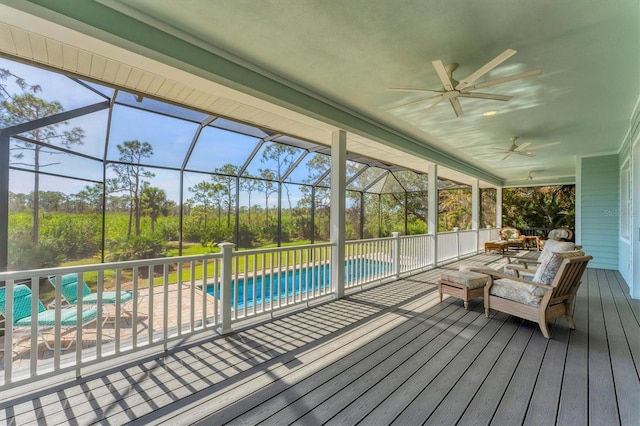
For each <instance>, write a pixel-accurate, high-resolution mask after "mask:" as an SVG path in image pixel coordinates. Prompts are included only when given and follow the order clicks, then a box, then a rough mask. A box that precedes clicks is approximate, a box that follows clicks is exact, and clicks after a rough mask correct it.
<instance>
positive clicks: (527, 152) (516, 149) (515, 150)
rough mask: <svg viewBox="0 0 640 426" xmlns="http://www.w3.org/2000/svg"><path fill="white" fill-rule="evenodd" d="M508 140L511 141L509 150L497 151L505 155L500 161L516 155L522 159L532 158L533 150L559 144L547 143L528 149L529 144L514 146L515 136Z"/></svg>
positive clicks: (516, 138)
mask: <svg viewBox="0 0 640 426" xmlns="http://www.w3.org/2000/svg"><path fill="white" fill-rule="evenodd" d="M509 140H510V141H511V145H510V146H509V148H508V149H507V150H506V151H504V150H503V151H499V152H498V154H506V155H505V156H504V157H502V158H501V159H500V160H506V159H507V158H509V157H510V156H511V155H513V154H517V155H522V156H524V157H533V156H534V152H533V151H535V150H538V149H540V148H546V147H548V146H553V145H559V144H560V142H551V143H547V144H544V145H538V146H532V147H529V145H531V142H525V143H522V144H520V145H517V144H516V141H517V140H518V137H517V136H512V137H511V138H509Z"/></svg>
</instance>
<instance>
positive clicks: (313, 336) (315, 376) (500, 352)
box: [0, 254, 640, 425]
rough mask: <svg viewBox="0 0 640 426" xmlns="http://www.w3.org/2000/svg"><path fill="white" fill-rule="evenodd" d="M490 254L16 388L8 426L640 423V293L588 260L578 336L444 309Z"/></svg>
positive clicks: (475, 308)
mask: <svg viewBox="0 0 640 426" xmlns="http://www.w3.org/2000/svg"><path fill="white" fill-rule="evenodd" d="M502 262H504V260H503V259H501V258H500V257H499V256H496V255H492V254H486V255H478V256H474V257H473V258H470V259H467V260H464V261H460V262H455V263H451V264H448V265H446V266H445V267H444V268H438V269H434V270H431V271H427V272H423V273H420V274H417V275H413V276H410V277H407V278H403V279H400V280H397V281H393V282H390V283H387V284H383V285H380V286H377V287H372V288H369V289H366V290H364V291H361V292H356V293H351V294H349V295H348V296H346V297H344V298H342V299H339V300H332V301H330V302H327V303H322V304H320V305H317V306H313V307H311V308H309V309H306V310H302V311H297V312H294V313H290V314H288V315H284V316H281V317H278V318H274V319H272V320H269V321H266V322H263V323H260V324H258V325H255V326H251V327H248V328H245V329H242V330H238V331H236V332H234V333H232V334H231V335H228V336H225V337H220V336H217V335H209V336H206V335H205V336H202V338H201V339H200V340H199V341H194V342H186V343H185V344H183V345H181V346H178V347H176V348H174V349H170V350H169V351H167V352H166V353H162V354H157V353H156V354H151V355H147V356H145V357H142V358H140V359H131V356H130V355H128V356H127V358H126V359H116V360H111V361H110V362H109V363H105V365H103V366H101V368H96V369H95V370H94V371H93V372H91V373H89V374H88V375H86V376H84V377H82V378H79V379H68V380H67V379H64V380H63V379H62V378H61V379H59V380H57V381H55V382H53V383H48V384H47V385H46V386H44V387H41V386H40V387H34V385H27V386H21V387H16V388H15V389H13V390H12V391H11V395H6V394H5V395H3V396H2V398H0V422H3V421H4V422H6V423H7V424H32V423H46V424H58V423H70V424H80V425H84V424H93V423H105V424H126V423H135V424H167V423H173V424H176V425H181V424H207V425H209V424H257V423H261V422H263V423H264V424H301V425H316V424H336V425H345V424H356V423H360V422H361V424H375V425H378V424H391V423H394V424H401V425H409V424H411V425H412V424H489V423H492V424H523V423H527V424H566V425H577V424H581V425H582V424H607V425H610V424H629V425H632V424H637V421H638V418H640V411H639V410H640V408H639V406H638V404H637V401H638V400H640V377H639V375H638V371H639V368H638V367H640V301H638V300H632V299H630V298H629V296H628V290H627V287H626V284H625V283H624V281H623V280H622V278H621V276H620V274H619V273H617V272H615V271H608V270H602V269H588V270H587V272H586V273H585V275H584V277H583V284H582V286H581V287H580V290H579V293H578V297H577V301H576V311H575V320H576V324H577V329H576V330H570V329H569V328H568V325H567V323H566V322H565V321H564V319H562V318H560V319H558V320H556V321H554V322H553V323H552V339H550V340H547V339H545V338H544V337H543V336H542V334H541V333H540V330H539V329H538V327H537V325H536V324H533V323H530V322H527V321H523V320H520V319H517V318H514V317H511V316H509V315H505V314H501V313H497V312H493V313H492V316H491V318H486V317H485V316H484V313H483V308H482V301H481V300H480V299H476V300H473V301H472V302H471V303H470V308H469V310H468V311H466V310H465V309H464V308H463V307H462V301H461V300H459V299H454V298H446V299H445V300H444V302H442V303H439V301H438V294H437V286H436V282H437V280H438V279H439V277H440V273H441V272H442V270H443V269H457V267H458V265H459V264H460V263H474V264H478V265H488V266H498V265H500V264H501V263H502Z"/></svg>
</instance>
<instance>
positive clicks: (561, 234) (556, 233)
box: [547, 229, 569, 240]
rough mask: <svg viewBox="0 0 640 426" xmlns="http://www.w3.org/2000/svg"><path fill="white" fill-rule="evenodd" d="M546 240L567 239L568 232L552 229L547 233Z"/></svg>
mask: <svg viewBox="0 0 640 426" xmlns="http://www.w3.org/2000/svg"><path fill="white" fill-rule="evenodd" d="M547 238H548V239H550V240H555V239H560V238H569V231H567V230H566V229H552V230H551V231H549V234H548V235H547Z"/></svg>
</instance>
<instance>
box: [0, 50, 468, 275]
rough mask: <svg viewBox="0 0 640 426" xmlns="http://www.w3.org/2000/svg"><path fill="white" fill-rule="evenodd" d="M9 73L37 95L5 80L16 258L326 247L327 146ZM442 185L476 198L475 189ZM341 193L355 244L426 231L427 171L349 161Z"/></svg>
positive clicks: (47, 74)
mask: <svg viewBox="0 0 640 426" xmlns="http://www.w3.org/2000/svg"><path fill="white" fill-rule="evenodd" d="M0 68H1V69H2V70H4V71H5V76H9V77H16V76H19V77H20V78H23V77H24V79H27V81H28V82H29V84H32V85H40V90H37V91H29V90H27V89H25V87H24V86H21V87H17V86H16V85H15V84H13V86H12V79H11V78H5V79H4V80H3V81H2V84H3V91H4V94H3V98H2V109H1V111H0V112H1V120H2V121H1V122H0V124H1V127H2V130H1V133H0V138H1V139H0V144H1V146H4V147H6V146H8V147H9V150H8V151H7V150H6V149H4V150H2V153H1V154H0V161H2V165H3V167H6V165H8V169H9V170H10V172H9V184H8V185H5V186H8V193H6V194H0V195H2V196H3V197H2V199H3V200H2V201H1V202H8V206H7V208H5V209H2V211H3V212H6V211H8V212H9V217H10V218H7V217H5V218H3V219H2V220H3V221H6V222H8V223H9V225H8V227H7V228H8V229H9V233H8V234H9V235H8V237H7V239H8V240H9V242H8V244H9V246H13V248H14V249H15V253H13V255H12V253H11V247H10V249H9V252H10V253H9V254H8V257H9V258H11V257H12V256H14V257H16V256H27V255H31V256H38V254H37V251H38V250H37V247H39V246H41V245H46V244H49V245H57V246H59V247H58V249H59V251H60V252H61V253H62V254H63V255H64V257H65V258H67V259H73V258H78V259H79V258H83V257H85V256H86V255H88V254H90V253H91V252H92V251H93V252H94V253H100V254H99V255H98V256H99V258H100V261H102V262H104V261H105V253H106V252H108V251H109V250H110V247H111V246H117V245H118V244H121V243H122V240H123V239H127V240H128V239H130V238H131V237H135V238H142V237H144V236H145V235H146V236H148V237H149V238H151V237H153V236H154V235H157V236H159V238H161V239H162V240H164V241H173V242H174V243H175V244H176V246H177V248H178V254H182V253H183V248H184V247H185V245H187V244H196V243H198V244H203V245H207V244H208V245H212V244H214V243H217V242H221V241H233V242H235V243H236V245H237V247H238V248H248V247H254V246H257V245H267V244H274V245H278V246H280V245H282V244H283V243H286V242H289V241H297V240H299V241H310V242H311V243H314V242H324V241H328V239H329V198H330V165H331V159H330V148H329V147H327V146H323V145H319V144H317V143H314V142H312V141H307V140H302V139H300V138H296V137H293V136H290V135H286V134H282V133H278V132H276V131H273V130H269V129H264V128H260V127H256V126H253V125H250V124H246V123H241V122H238V121H234V120H231V119H228V118H225V117H220V116H215V115H211V114H208V113H205V112H202V111H196V110H193V109H188V108H184V107H181V106H178V105H174V104H170V103H167V102H163V101H160V100H155V99H150V98H148V97H144V96H141V95H138V94H134V93H129V92H127V91H124V90H120V89H117V88H111V87H106V86H104V85H101V84H97V83H95V82H90V81H85V80H81V79H78V78H75V77H70V76H65V75H63V74H60V73H56V72H52V71H47V70H43V69H40V68H36V67H32V66H29V65H26V64H22V63H17V62H13V61H10V60H8V59H2V58H0ZM7 71H8V72H9V74H7V73H6V72H7ZM12 90H13V91H12ZM438 187H439V192H442V191H445V192H446V191H455V190H457V191H462V192H464V193H465V195H464V196H462V195H461V197H462V198H459V200H458V201H460V200H461V199H463V198H464V199H466V198H468V199H469V200H470V187H469V186H468V185H463V184H459V183H457V182H452V181H449V180H444V179H438ZM346 188H347V193H346V197H347V200H346V212H345V215H346V230H345V232H346V238H347V239H364V238H373V237H382V236H389V235H390V233H391V232H392V231H398V232H400V233H402V234H421V233H426V232H427V225H426V219H427V196H428V194H427V175H426V173H422V172H419V171H412V170H407V169H404V168H402V167H399V166H395V165H390V164H385V163H383V162H380V161H377V160H373V159H370V158H366V157H363V156H360V155H356V154H354V153H348V154H347V176H346ZM3 191H4V192H7V190H6V189H3ZM462 192H461V193H462ZM467 193H468V194H467ZM465 203H466V201H465V202H462V201H460V203H459V204H460V205H462V204H465ZM460 205H459V206H458V207H460ZM463 207H464V206H463ZM0 214H2V215H5V216H6V213H0ZM71 214H76V216H74V218H75V219H73V220H71V219H69V220H68V221H65V220H64V219H62V218H63V217H67V218H70V217H71V216H70V215H71ZM469 214H470V210H469ZM80 217H82V218H83V219H82V220H81V219H79V218H80ZM56 218H57V219H56ZM169 218H170V219H169ZM455 220H456V221H459V220H460V219H455ZM51 221H57V222H56V223H50V222H51ZM65 222H67V223H68V226H71V227H72V228H73V229H66V228H65V226H64V223H65ZM456 223H457V222H456ZM53 228H55V230H54V229H53ZM71 232H76V233H81V234H82V235H84V236H85V238H86V240H81V241H78V238H77V237H76V238H72V237H71V236H70V235H67V234H69V233H71ZM125 236H126V238H125ZM5 244H7V243H6V242H5ZM29 244H30V245H29ZM21 245H24V246H25V247H22V246H21ZM96 249H97V250H96ZM5 250H6V248H5ZM29 253H30V254H29ZM0 255H2V253H0ZM94 256H95V254H94ZM142 257H144V254H143V255H142ZM4 258H5V259H6V258H7V256H4ZM45 266H46V265H45Z"/></svg>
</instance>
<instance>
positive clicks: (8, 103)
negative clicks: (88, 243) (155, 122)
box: [0, 86, 84, 245]
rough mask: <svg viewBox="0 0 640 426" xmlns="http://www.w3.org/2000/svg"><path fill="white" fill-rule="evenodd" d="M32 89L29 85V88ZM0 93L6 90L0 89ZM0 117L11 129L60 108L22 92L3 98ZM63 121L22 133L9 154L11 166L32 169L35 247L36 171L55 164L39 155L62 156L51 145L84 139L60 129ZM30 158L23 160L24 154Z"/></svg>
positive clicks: (77, 130) (34, 238)
mask: <svg viewBox="0 0 640 426" xmlns="http://www.w3.org/2000/svg"><path fill="white" fill-rule="evenodd" d="M30 87H33V86H30ZM2 90H4V91H6V89H5V87H4V86H3V88H2ZM0 109H1V118H0V123H1V124H2V126H3V127H7V126H12V125H15V124H18V123H26V122H31V121H34V120H38V119H41V118H45V117H49V116H51V115H54V114H58V113H60V112H63V111H64V109H63V108H62V105H61V104H60V103H59V102H48V101H45V100H44V99H40V98H38V97H36V96H35V95H33V94H32V93H23V94H20V95H14V96H9V97H6V95H5V98H4V99H3V100H2V101H1V102H0ZM66 124H67V122H58V123H54V124H50V125H48V126H44V127H40V128H37V129H34V130H31V131H29V132H26V133H25V134H24V135H23V136H24V138H20V139H18V138H16V139H15V141H16V142H15V146H14V148H12V149H11V150H12V151H13V154H12V156H13V158H14V160H16V161H14V162H13V163H12V164H13V165H22V166H27V167H31V168H33V171H34V182H33V232H32V242H33V244H34V245H36V244H38V231H39V227H40V224H39V208H40V199H39V197H40V170H41V169H42V168H45V167H50V166H53V165H55V164H58V163H56V162H52V163H44V164H43V163H42V162H41V155H43V154H50V155H54V154H64V153H62V152H61V151H57V150H53V149H49V148H48V146H51V145H52V143H53V142H56V141H57V142H58V144H59V145H60V146H62V147H64V148H71V147H72V145H81V144H82V143H83V138H84V130H82V129H81V128H79V127H74V128H72V129H69V130H63V129H61V126H63V125H66ZM28 153H30V154H31V155H32V157H31V156H29V158H27V156H26V154H28Z"/></svg>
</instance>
